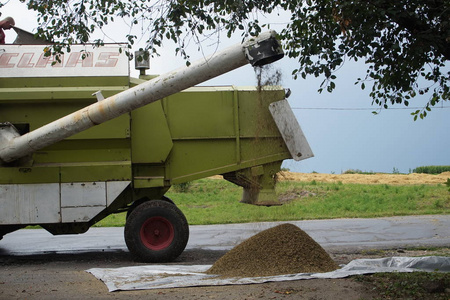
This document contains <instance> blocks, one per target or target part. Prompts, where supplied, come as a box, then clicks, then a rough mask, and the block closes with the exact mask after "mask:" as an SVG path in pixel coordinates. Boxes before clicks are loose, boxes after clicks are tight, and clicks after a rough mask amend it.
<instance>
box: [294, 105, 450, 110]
mask: <svg viewBox="0 0 450 300" xmlns="http://www.w3.org/2000/svg"><path fill="white" fill-rule="evenodd" d="M440 108H450V106H435V107H433V108H432V109H440ZM292 109H302V110H372V111H376V110H378V109H383V110H384V108H368V107H367V108H363V107H361V108H340V107H292ZM393 109H395V110H397V109H409V110H417V109H419V110H422V109H424V108H423V107H389V108H388V110H393Z"/></svg>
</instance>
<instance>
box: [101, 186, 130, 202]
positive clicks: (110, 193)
mask: <svg viewBox="0 0 450 300" xmlns="http://www.w3.org/2000/svg"><path fill="white" fill-rule="evenodd" d="M130 183H131V181H108V182H106V206H110V205H111V203H112V202H113V201H114V200H116V198H117V196H119V194H120V193H122V191H123V190H124V189H125V188H126V187H127V186H128V185H129V184H130Z"/></svg>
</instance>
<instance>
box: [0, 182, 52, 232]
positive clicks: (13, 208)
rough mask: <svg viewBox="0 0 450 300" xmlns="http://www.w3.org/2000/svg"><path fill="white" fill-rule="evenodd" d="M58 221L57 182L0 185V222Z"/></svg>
mask: <svg viewBox="0 0 450 300" xmlns="http://www.w3.org/2000/svg"><path fill="white" fill-rule="evenodd" d="M60 221H61V215H60V205H59V184H58V183H48V184H5V185H0V224H45V223H58V222H60Z"/></svg>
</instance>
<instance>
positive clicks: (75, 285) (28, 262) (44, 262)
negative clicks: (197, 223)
mask: <svg viewBox="0 0 450 300" xmlns="http://www.w3.org/2000/svg"><path fill="white" fill-rule="evenodd" d="M443 253H447V254H450V249H440V250H438V251H436V252H435V251H406V250H392V251H380V250H374V251H372V252H371V251H365V252H363V253H330V255H331V257H332V258H333V259H334V260H335V261H336V262H337V263H339V264H345V263H348V262H349V261H351V260H353V259H356V258H378V257H390V256H416V255H436V254H439V255H442V254H443ZM224 254H225V251H213V250H195V249H192V250H187V251H185V252H184V253H183V254H182V255H181V256H180V257H179V258H178V259H177V261H176V262H174V264H213V263H214V262H215V261H216V260H217V259H219V258H220V257H221V256H223V255H224ZM0 265H1V272H0V299H5V300H6V299H52V300H54V299H143V298H147V299H166V300H171V299H249V300H250V299H376V298H377V296H378V295H377V293H376V292H374V291H373V289H372V287H371V286H370V285H369V284H367V283H362V282H357V281H356V280H354V279H352V278H345V279H313V280H298V281H287V282H271V283H264V284H251V285H239V286H237V285H234V286H215V287H191V288H176V289H157V290H141V291H119V292H108V290H107V287H106V285H105V284H104V283H103V282H101V281H100V280H97V279H96V278H95V277H94V276H92V275H91V274H89V273H87V272H85V270H87V269H90V268H107V267H109V268H118V267H124V266H136V265H141V264H140V263H137V262H133V261H132V259H131V257H130V256H129V253H127V252H96V253H76V254H42V255H33V256H14V257H11V256H1V255H0Z"/></svg>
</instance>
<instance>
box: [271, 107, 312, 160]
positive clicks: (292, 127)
mask: <svg viewBox="0 0 450 300" xmlns="http://www.w3.org/2000/svg"><path fill="white" fill-rule="evenodd" d="M269 110H270V113H271V114H272V117H273V119H274V121H275V123H276V124H277V127H278V130H279V131H280V133H281V136H282V137H283V139H284V142H285V143H286V146H287V147H288V149H289V152H290V153H291V155H292V158H293V159H294V160H296V161H299V160H303V159H306V158H310V157H313V156H314V154H313V152H312V150H311V147H310V146H309V144H308V141H307V140H306V137H305V135H304V134H303V131H302V129H301V128H300V125H299V124H298V122H297V119H296V118H295V115H294V112H293V111H292V109H291V106H290V105H289V103H288V101H287V100H286V99H284V100H281V101H277V102H273V103H271V104H270V105H269Z"/></svg>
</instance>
